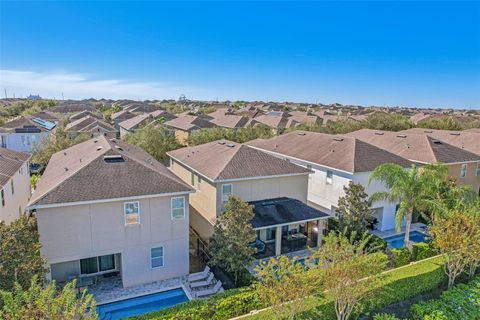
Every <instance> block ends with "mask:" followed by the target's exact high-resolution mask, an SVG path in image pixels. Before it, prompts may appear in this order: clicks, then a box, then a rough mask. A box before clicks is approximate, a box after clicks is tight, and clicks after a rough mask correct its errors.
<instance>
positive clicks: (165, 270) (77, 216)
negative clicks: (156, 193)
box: [36, 195, 189, 287]
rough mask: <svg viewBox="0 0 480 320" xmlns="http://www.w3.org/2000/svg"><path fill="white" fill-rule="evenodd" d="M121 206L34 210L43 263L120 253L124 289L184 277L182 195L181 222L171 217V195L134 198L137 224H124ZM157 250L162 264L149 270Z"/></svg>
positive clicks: (186, 255) (185, 232)
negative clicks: (137, 208)
mask: <svg viewBox="0 0 480 320" xmlns="http://www.w3.org/2000/svg"><path fill="white" fill-rule="evenodd" d="M124 202H125V201H115V202H107V203H96V204H87V205H76V206H68V207H59V208H49V209H37V213H36V216H37V220H38V230H39V233H40V241H41V243H42V246H43V247H42V255H43V256H44V257H45V258H46V259H47V263H48V264H53V263H60V262H67V261H76V260H79V259H83V258H88V257H95V256H102V255H107V254H120V260H121V261H120V264H121V276H122V281H123V285H124V286H125V287H128V286H132V285H138V284H142V283H148V282H153V281H157V280H163V279H168V278H172V277H180V276H184V275H186V274H188V272H189V251H188V248H189V241H188V240H189V213H188V195H185V219H183V220H172V219H171V197H169V196H167V197H155V198H147V199H141V200H139V202H140V224H137V225H125V217H124ZM160 246H163V248H164V266H163V267H160V268H155V269H152V268H151V266H150V249H151V248H154V247H160ZM72 265H74V264H72ZM74 271H75V270H70V271H69V272H70V273H71V272H74ZM64 273H65V274H66V273H68V272H66V271H64Z"/></svg>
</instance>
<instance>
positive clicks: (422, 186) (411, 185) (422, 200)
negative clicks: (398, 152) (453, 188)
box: [368, 163, 445, 249]
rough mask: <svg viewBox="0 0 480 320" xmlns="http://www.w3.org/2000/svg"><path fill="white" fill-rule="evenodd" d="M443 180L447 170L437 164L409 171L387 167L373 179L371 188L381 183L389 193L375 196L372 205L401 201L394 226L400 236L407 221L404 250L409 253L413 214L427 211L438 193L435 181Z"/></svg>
mask: <svg viewBox="0 0 480 320" xmlns="http://www.w3.org/2000/svg"><path fill="white" fill-rule="evenodd" d="M444 178H445V166H442V165H437V164H427V165H425V166H424V167H422V168H421V170H420V169H418V168H417V166H415V165H412V167H411V168H410V169H409V170H405V168H403V167H402V166H400V165H398V164H393V163H385V164H382V165H380V166H378V167H377V168H376V169H375V170H374V171H373V172H372V174H371V175H370V177H369V180H368V184H369V185H370V184H371V183H372V181H375V180H378V181H380V182H382V183H383V184H384V185H385V187H386V188H387V189H388V191H381V192H375V193H374V194H373V195H372V196H371V197H370V200H371V201H372V202H374V201H381V200H387V201H389V202H391V203H395V202H397V201H400V204H399V206H398V209H397V212H396V215H395V218H396V219H395V220H396V221H395V222H396V228H397V232H399V231H400V230H401V227H402V223H403V222H404V221H405V240H404V243H405V247H407V248H409V249H410V226H411V223H412V214H413V212H414V210H416V209H418V208H425V207H426V199H427V198H428V197H429V196H431V195H432V194H434V193H435V190H433V187H432V181H434V180H442V179H444Z"/></svg>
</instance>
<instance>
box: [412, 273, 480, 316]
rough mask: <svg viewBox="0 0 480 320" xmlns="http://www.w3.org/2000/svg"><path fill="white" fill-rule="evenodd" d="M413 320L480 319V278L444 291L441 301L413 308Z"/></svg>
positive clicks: (433, 301) (437, 300)
mask: <svg viewBox="0 0 480 320" xmlns="http://www.w3.org/2000/svg"><path fill="white" fill-rule="evenodd" d="M411 312H412V317H413V319H418V320H424V319H438V320H443V319H445V320H447V319H472V320H473V319H480V276H477V277H476V278H475V279H474V280H472V281H471V282H470V283H468V284H459V285H456V286H455V287H452V288H451V289H449V290H447V291H444V292H443V293H442V295H441V296H440V298H439V299H435V300H430V301H426V302H420V303H418V304H415V305H413V306H412V308H411Z"/></svg>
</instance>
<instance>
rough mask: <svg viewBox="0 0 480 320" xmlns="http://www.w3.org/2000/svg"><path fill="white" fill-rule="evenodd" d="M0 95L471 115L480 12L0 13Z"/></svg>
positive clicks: (290, 6)
mask: <svg viewBox="0 0 480 320" xmlns="http://www.w3.org/2000/svg"><path fill="white" fill-rule="evenodd" d="M0 28H1V30H0V32H1V33H0V36H1V38H0V39H1V43H0V45H1V46H0V69H1V74H0V85H1V89H2V90H1V91H2V96H3V89H5V88H6V89H7V94H8V95H9V96H11V95H13V93H15V94H16V96H22V95H26V94H29V93H39V94H40V95H42V96H45V97H52V98H53V97H55V98H60V97H61V95H62V92H63V94H64V96H65V98H88V97H95V98H101V97H106V98H134V99H153V98H157V99H162V98H177V97H178V96H179V95H180V94H185V95H186V96H187V97H188V98H192V99H208V100H214V99H219V100H223V99H230V100H237V99H244V100H272V101H299V102H300V101H303V102H316V101H318V102H323V103H332V102H340V103H345V104H360V105H384V104H386V105H403V106H435V107H437V106H439V107H450V106H453V107H467V108H468V107H472V108H480V3H479V2H458V1H456V2H445V1H441V2H433V1H428V2H405V1H402V2H393V1H385V2H360V1H355V2H301V3H299V2H296V3H292V2H263V3H256V2H208V3H204V2H180V3H179V2H166V3H163V2H125V1H122V2H95V1H94V2H72V1H69V2H43V1H39V2H25V1H15V2H7V1H1V3H0Z"/></svg>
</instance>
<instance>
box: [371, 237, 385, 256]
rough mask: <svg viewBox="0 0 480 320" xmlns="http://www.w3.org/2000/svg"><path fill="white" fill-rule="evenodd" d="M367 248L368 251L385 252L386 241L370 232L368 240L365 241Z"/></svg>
mask: <svg viewBox="0 0 480 320" xmlns="http://www.w3.org/2000/svg"><path fill="white" fill-rule="evenodd" d="M367 249H368V250H369V251H370V252H385V250H386V249H387V241H385V240H384V239H382V238H380V237H379V236H376V235H374V234H372V235H371V238H370V240H368V242H367Z"/></svg>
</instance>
